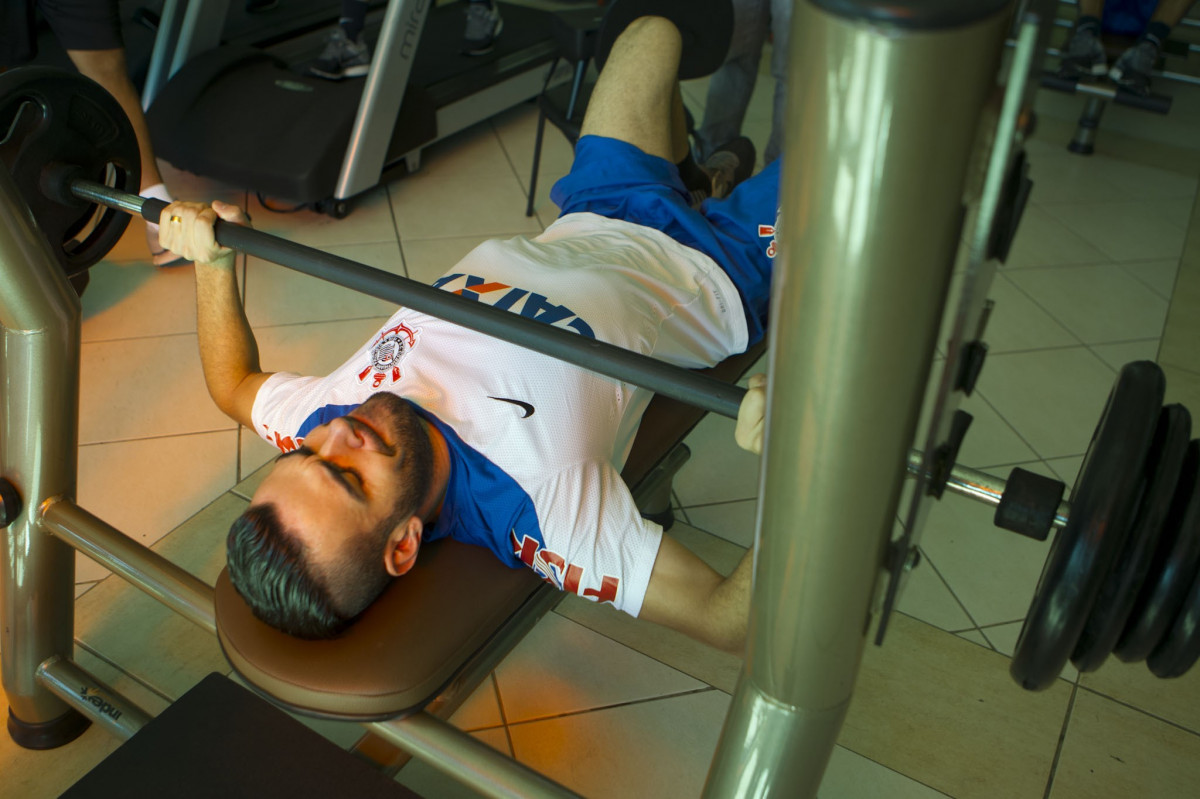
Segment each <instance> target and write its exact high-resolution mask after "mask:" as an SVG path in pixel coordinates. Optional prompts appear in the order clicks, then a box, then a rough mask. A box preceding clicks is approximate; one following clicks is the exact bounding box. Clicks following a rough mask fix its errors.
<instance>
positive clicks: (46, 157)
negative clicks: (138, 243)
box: [0, 67, 141, 276]
mask: <svg viewBox="0 0 1200 799" xmlns="http://www.w3.org/2000/svg"><path fill="white" fill-rule="evenodd" d="M0 136H3V138H2V139H0V163H3V164H4V165H5V166H7V167H8V170H9V172H11V173H12V176H13V180H14V181H15V182H16V184H17V189H18V191H20V193H21V196H22V197H23V198H24V199H25V202H26V204H27V205H28V206H29V208H30V210H31V211H32V212H33V216H34V219H36V220H37V223H38V227H39V228H41V230H42V233H43V234H44V235H45V236H46V240H47V241H48V242H49V243H50V249H51V251H52V252H53V253H54V257H55V258H57V259H58V262H59V263H60V264H61V265H62V267H63V269H64V270H65V271H66V273H67V275H69V276H70V275H77V274H79V273H81V272H83V271H84V270H86V269H87V268H88V267H89V266H91V265H92V264H94V263H96V262H97V261H99V260H100V259H101V258H103V257H104V256H105V255H106V254H107V253H108V251H109V250H111V249H112V247H113V245H115V244H116V243H117V241H118V240H119V239H120V238H121V235H122V234H123V233H124V232H125V227H126V226H127V225H128V224H129V215H128V214H126V213H123V212H120V211H116V210H113V209H110V208H103V207H101V206H96V205H92V204H90V203H87V202H85V201H83V200H79V199H76V198H75V197H71V196H62V195H61V194H60V191H61V188H60V187H61V184H62V180H61V177H62V174H63V172H62V169H64V168H65V169H67V170H70V171H75V170H77V174H78V175H79V177H82V178H86V179H88V180H93V181H96V182H97V183H103V184H106V185H108V186H111V187H113V188H116V189H120V190H121V191H126V192H129V193H131V194H136V193H137V191H138V188H139V186H140V173H141V160H140V156H139V152H138V143H137V136H135V135H134V132H133V127H132V126H131V125H130V124H129V120H128V119H127V118H126V116H125V112H124V111H123V110H122V109H121V106H120V104H118V103H117V101H116V100H115V99H113V97H112V95H110V94H109V93H108V92H107V91H105V90H104V89H103V88H101V87H100V85H99V84H98V83H95V82H94V81H91V80H88V79H87V78H85V77H83V76H82V75H78V74H76V73H73V72H66V71H64V70H58V69H50V68H48V67H18V68H17V69H12V70H9V71H8V72H5V73H3V74H0Z"/></svg>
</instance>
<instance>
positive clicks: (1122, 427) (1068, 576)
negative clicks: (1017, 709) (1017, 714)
mask: <svg viewBox="0 0 1200 799" xmlns="http://www.w3.org/2000/svg"><path fill="white" fill-rule="evenodd" d="M1165 388H1166V380H1165V378H1164V377H1163V373H1162V370H1161V369H1159V368H1158V366H1157V365H1155V364H1154V363H1151V362H1149V361H1137V362H1134V363H1131V364H1127V365H1126V366H1125V368H1123V369H1122V370H1121V373H1120V374H1119V375H1118V376H1117V381H1116V384H1115V385H1114V386H1113V390H1112V392H1111V393H1110V394H1109V396H1108V404H1107V406H1106V407H1105V409H1104V414H1103V415H1102V416H1101V418H1100V423H1099V425H1098V426H1097V427H1096V432H1095V434H1094V435H1093V437H1092V442H1091V444H1090V445H1089V446H1088V451H1087V454H1086V455H1085V456H1084V461H1083V467H1082V469H1081V471H1080V476H1079V480H1078V481H1076V484H1075V488H1074V490H1073V491H1072V493H1071V511H1070V516H1069V517H1068V519H1067V525H1066V527H1064V528H1063V529H1062V530H1061V531H1060V532H1059V534H1058V536H1057V537H1056V538H1055V540H1054V543H1053V544H1052V545H1051V548H1050V554H1049V556H1048V557H1047V558H1046V565H1045V567H1044V568H1043V569H1042V576H1041V579H1040V580H1039V581H1038V587H1037V591H1036V592H1035V593H1034V597H1033V603H1032V604H1031V605H1030V608H1029V613H1028V615H1027V616H1026V617H1025V624H1024V626H1023V627H1022V628H1021V635H1020V637H1019V638H1018V639H1017V648H1016V652H1015V653H1014V655H1013V660H1012V664H1011V666H1010V669H1009V670H1010V672H1011V674H1012V676H1013V679H1015V680H1016V681H1017V682H1018V683H1020V684H1021V685H1022V686H1024V687H1025V688H1028V689H1030V690H1042V689H1044V688H1047V687H1049V686H1050V685H1051V684H1052V683H1053V682H1054V680H1055V679H1056V678H1057V677H1058V675H1059V673H1060V672H1061V671H1062V668H1063V666H1065V665H1066V663H1067V660H1068V658H1069V657H1070V655H1071V652H1072V651H1073V650H1074V648H1075V644H1076V642H1077V641H1078V640H1079V635H1080V633H1081V632H1082V630H1083V626H1084V623H1085V622H1086V621H1087V617H1088V614H1089V613H1090V612H1091V609H1092V605H1093V603H1094V602H1095V599H1096V595H1097V594H1098V593H1099V591H1100V587H1101V585H1102V584H1103V582H1104V578H1105V576H1106V575H1107V574H1108V571H1109V569H1110V566H1111V563H1112V560H1113V558H1114V557H1115V556H1116V554H1117V553H1118V552H1120V550H1121V547H1122V546H1123V545H1124V543H1125V538H1126V536H1127V535H1128V534H1129V531H1130V528H1131V526H1132V524H1133V518H1134V514H1135V513H1136V511H1137V502H1138V499H1139V496H1140V494H1141V491H1142V488H1143V485H1144V483H1145V472H1144V468H1145V463H1146V457H1147V455H1148V454H1149V452H1150V445H1151V443H1152V442H1153V440H1154V432H1155V429H1156V428H1157V426H1158V417H1159V414H1160V413H1161V411H1162V399H1163V392H1164V391H1165Z"/></svg>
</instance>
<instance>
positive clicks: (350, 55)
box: [308, 25, 371, 80]
mask: <svg viewBox="0 0 1200 799" xmlns="http://www.w3.org/2000/svg"><path fill="white" fill-rule="evenodd" d="M370 68H371V49H370V48H369V47H367V43H366V42H364V41H363V38H362V36H359V37H358V41H356V42H352V41H350V37H349V36H347V35H346V31H344V30H342V27H341V26H340V25H339V26H337V27H335V28H334V29H333V32H332V33H330V34H329V40H328V41H327V42H326V43H325V49H324V50H322V51H321V57H320V58H318V59H317V60H316V63H314V64H313V65H312V66H311V67H309V70H308V71H309V72H310V73H312V74H313V75H316V76H317V77H318V78H326V79H328V80H341V79H342V78H361V77H362V76H363V75H366V74H367V71H368V70H369V69H370Z"/></svg>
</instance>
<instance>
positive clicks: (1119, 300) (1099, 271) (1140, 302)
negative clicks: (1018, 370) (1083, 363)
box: [1006, 264, 1168, 346]
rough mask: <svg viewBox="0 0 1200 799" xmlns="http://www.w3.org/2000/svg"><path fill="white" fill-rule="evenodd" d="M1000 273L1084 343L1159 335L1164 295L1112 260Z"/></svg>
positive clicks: (1161, 324) (1161, 328)
mask: <svg viewBox="0 0 1200 799" xmlns="http://www.w3.org/2000/svg"><path fill="white" fill-rule="evenodd" d="M1006 277H1007V278H1008V279H1009V280H1011V281H1012V282H1013V284H1015V285H1016V287H1017V288H1019V289H1020V290H1021V291H1023V292H1024V293H1025V294H1026V295H1028V296H1030V297H1036V298H1037V300H1036V302H1037V304H1038V305H1040V306H1041V307H1042V308H1045V309H1046V310H1047V311H1049V312H1050V313H1051V314H1053V316H1054V318H1055V319H1057V320H1058V322H1059V323H1061V324H1062V325H1063V326H1064V327H1065V328H1067V329H1068V330H1069V331H1071V333H1072V334H1073V335H1074V336H1076V337H1077V338H1078V339H1079V340H1080V341H1082V342H1083V343H1084V344H1103V343H1110V342H1114V341H1128V340H1130V339H1142V338H1155V339H1157V338H1158V337H1159V336H1161V335H1162V330H1163V321H1164V320H1165V319H1166V317H1167V305H1168V303H1167V301H1166V300H1164V299H1163V298H1162V297H1160V296H1159V295H1158V294H1156V293H1155V292H1154V291H1152V290H1151V289H1150V288H1149V287H1148V286H1147V285H1146V284H1145V283H1143V282H1141V281H1140V280H1137V279H1136V278H1134V277H1132V276H1131V275H1130V274H1129V273H1128V272H1126V271H1125V270H1124V269H1122V268H1121V267H1119V266H1117V265H1115V264H1101V265H1098V266H1057V267H1047V268H1045V269H1024V270H1021V271H1018V272H1010V273H1008V274H1007V275H1006ZM1064 343H1073V342H1064ZM1047 346H1052V345H1050V344H1049V343H1048V344H1047Z"/></svg>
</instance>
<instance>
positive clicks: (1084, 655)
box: [1071, 405, 1192, 671]
mask: <svg viewBox="0 0 1200 799" xmlns="http://www.w3.org/2000/svg"><path fill="white" fill-rule="evenodd" d="M1191 431H1192V419H1191V414H1189V413H1188V410H1187V408H1184V407H1183V406H1182V405H1168V406H1167V407H1165V408H1163V409H1162V413H1161V415H1160V416H1159V419H1158V428H1157V430H1156V431H1155V434H1154V444H1153V445H1152V446H1151V448H1150V455H1149V457H1148V458H1147V459H1146V488H1145V490H1144V491H1143V492H1142V499H1141V502H1139V503H1138V512H1137V516H1136V517H1135V518H1134V523H1133V528H1132V530H1131V532H1130V534H1129V536H1128V537H1127V538H1126V540H1125V546H1124V548H1123V549H1122V550H1121V553H1120V554H1119V555H1118V556H1117V558H1115V559H1114V561H1113V565H1112V571H1111V572H1109V574H1108V576H1107V577H1106V578H1105V580H1104V584H1103V586H1102V587H1101V588H1100V594H1099V596H1097V597H1096V603H1095V604H1094V605H1093V606H1092V612H1091V613H1090V614H1089V615H1088V618H1087V623H1086V624H1085V625H1084V627H1083V632H1082V633H1081V634H1080V636H1079V642H1078V643H1077V644H1076V645H1075V651H1074V652H1073V653H1071V662H1072V663H1074V664H1075V667H1076V668H1078V669H1079V670H1080V671H1094V670H1096V669H1098V668H1100V665H1101V664H1102V663H1104V661H1105V659H1107V658H1108V655H1109V653H1110V652H1112V650H1113V647H1114V646H1115V645H1116V643H1117V639H1118V638H1120V636H1121V631H1122V630H1124V629H1125V624H1126V622H1127V621H1128V620H1129V614H1130V611H1131V610H1132V609H1133V604H1134V601H1135V600H1136V599H1137V597H1138V592H1139V591H1140V590H1141V588H1142V585H1143V584H1144V583H1145V582H1146V576H1147V574H1148V573H1149V571H1150V563H1151V561H1152V560H1153V558H1154V552H1155V546H1156V545H1157V544H1158V541H1159V538H1160V536H1161V533H1162V530H1163V525H1164V523H1165V522H1166V519H1167V514H1168V512H1169V511H1170V509H1171V502H1172V500H1173V499H1174V497H1175V493H1176V489H1177V488H1178V486H1179V476H1180V473H1181V472H1182V470H1183V459H1184V455H1185V453H1186V452H1187V448H1188V439H1189V438H1190V437H1191V434H1192V432H1191Z"/></svg>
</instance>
